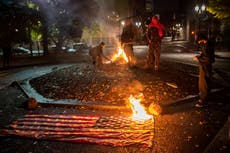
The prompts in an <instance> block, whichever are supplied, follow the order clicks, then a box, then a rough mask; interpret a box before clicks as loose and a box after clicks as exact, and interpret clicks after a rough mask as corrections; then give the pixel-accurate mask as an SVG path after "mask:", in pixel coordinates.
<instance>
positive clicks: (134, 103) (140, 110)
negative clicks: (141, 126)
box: [129, 93, 152, 121]
mask: <svg viewBox="0 0 230 153" xmlns="http://www.w3.org/2000/svg"><path fill="white" fill-rule="evenodd" d="M137 97H138V98H136V97H134V96H133V95H130V97H129V101H130V103H131V109H132V112H133V119H134V120H138V121H145V120H149V119H152V115H149V114H147V112H146V111H145V109H144V107H143V106H142V105H141V104H140V102H141V100H142V98H141V97H143V94H142V93H140V94H139V95H138V96H137Z"/></svg>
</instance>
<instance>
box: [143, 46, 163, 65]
mask: <svg viewBox="0 0 230 153" xmlns="http://www.w3.org/2000/svg"><path fill="white" fill-rule="evenodd" d="M160 50H161V43H160V42H153V43H151V44H149V50H148V53H147V61H146V65H147V66H148V67H150V65H152V64H153V66H154V68H158V67H159V62H160Z"/></svg>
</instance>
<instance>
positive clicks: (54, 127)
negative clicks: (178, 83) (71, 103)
mask: <svg viewBox="0 0 230 153" xmlns="http://www.w3.org/2000/svg"><path fill="white" fill-rule="evenodd" d="M153 128H154V127H153V119H151V120H148V121H144V122H141V121H134V120H132V118H130V117H120V116H80V115H47V114H28V115H25V116H24V117H22V118H19V119H17V120H16V121H14V122H13V123H12V124H10V126H9V127H8V128H6V129H1V130H0V134H1V135H14V136H22V137H28V138H34V139H46V140H59V141H67V142H77V143H96V144H103V145H114V146H128V145H133V144H139V145H141V146H143V147H146V146H147V147H151V146H152V141H153Z"/></svg>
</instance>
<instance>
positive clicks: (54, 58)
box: [0, 53, 89, 71]
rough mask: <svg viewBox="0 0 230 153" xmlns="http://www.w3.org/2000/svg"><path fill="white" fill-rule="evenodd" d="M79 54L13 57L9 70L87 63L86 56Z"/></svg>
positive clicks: (1, 65) (0, 61)
mask: <svg viewBox="0 0 230 153" xmlns="http://www.w3.org/2000/svg"><path fill="white" fill-rule="evenodd" d="M84 54H86V53H83V54H79V53H59V54H50V55H47V56H31V55H15V56H13V57H12V58H11V60H10V68H9V69H13V68H19V67H27V66H33V65H45V64H61V63H74V62H76V61H78V62H81V61H87V60H89V59H88V57H87V56H84ZM0 63H1V64H0V71H1V70H4V69H3V61H2V58H0Z"/></svg>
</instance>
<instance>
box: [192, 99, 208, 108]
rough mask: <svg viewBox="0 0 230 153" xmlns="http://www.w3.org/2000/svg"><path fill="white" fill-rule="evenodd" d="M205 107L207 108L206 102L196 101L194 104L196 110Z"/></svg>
mask: <svg viewBox="0 0 230 153" xmlns="http://www.w3.org/2000/svg"><path fill="white" fill-rule="evenodd" d="M207 106H208V104H207V103H206V102H203V101H202V100H198V102H196V103H195V107H196V108H204V107H207Z"/></svg>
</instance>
